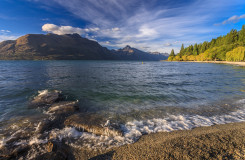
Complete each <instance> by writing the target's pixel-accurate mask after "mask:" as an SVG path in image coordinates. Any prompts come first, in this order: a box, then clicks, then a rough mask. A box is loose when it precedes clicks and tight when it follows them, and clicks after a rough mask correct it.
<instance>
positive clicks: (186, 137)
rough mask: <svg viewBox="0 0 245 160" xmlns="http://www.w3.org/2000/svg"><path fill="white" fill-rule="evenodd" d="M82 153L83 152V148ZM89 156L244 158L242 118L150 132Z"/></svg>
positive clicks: (244, 140) (114, 157) (117, 157)
mask: <svg viewBox="0 0 245 160" xmlns="http://www.w3.org/2000/svg"><path fill="white" fill-rule="evenodd" d="M81 153H83V154H84V153H86V152H84V150H83V151H81ZM92 155H93V156H92ZM80 156H81V157H84V156H85V155H80ZM80 156H79V157H80ZM81 157H80V158H81ZM89 158H92V159H105V158H109V159H195V158H197V159H210V158H211V159H243V158H245V122H236V123H228V124H218V125H213V126H208V127H197V128H194V129H191V130H178V131H173V132H159V133H152V134H148V135H144V136H142V137H141V138H140V139H139V140H138V141H137V142H135V143H133V144H127V145H123V146H120V147H117V148H112V149H111V150H109V151H108V150H107V152H106V153H102V152H100V153H98V152H97V153H96V152H94V153H92V154H91V152H90V157H88V159H89Z"/></svg>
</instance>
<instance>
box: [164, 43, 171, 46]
mask: <svg viewBox="0 0 245 160" xmlns="http://www.w3.org/2000/svg"><path fill="white" fill-rule="evenodd" d="M164 46H166V47H169V46H172V44H171V43H165V44H164Z"/></svg>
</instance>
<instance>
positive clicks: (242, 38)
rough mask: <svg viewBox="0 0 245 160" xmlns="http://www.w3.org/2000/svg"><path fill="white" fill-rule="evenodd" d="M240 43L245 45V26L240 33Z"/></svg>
mask: <svg viewBox="0 0 245 160" xmlns="http://www.w3.org/2000/svg"><path fill="white" fill-rule="evenodd" d="M238 41H239V43H240V44H241V45H243V46H244V45H245V25H243V26H242V29H241V31H240V32H239V40H238Z"/></svg>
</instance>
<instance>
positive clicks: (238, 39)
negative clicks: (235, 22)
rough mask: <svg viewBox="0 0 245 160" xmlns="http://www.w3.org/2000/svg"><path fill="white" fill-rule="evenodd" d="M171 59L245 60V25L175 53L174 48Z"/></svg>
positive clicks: (182, 47)
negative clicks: (238, 29)
mask: <svg viewBox="0 0 245 160" xmlns="http://www.w3.org/2000/svg"><path fill="white" fill-rule="evenodd" d="M168 60H169V61H245V25H243V26H242V29H241V30H240V31H237V30H236V29H232V30H231V31H230V32H229V33H228V34H227V35H225V36H220V37H218V38H215V39H212V40H211V41H210V42H207V41H205V42H203V43H200V44H197V43H196V44H194V46H193V45H190V46H188V47H186V48H185V47H184V44H182V46H181V49H180V52H179V53H178V54H176V55H175V53H174V50H173V49H172V51H171V53H170V55H169V58H168Z"/></svg>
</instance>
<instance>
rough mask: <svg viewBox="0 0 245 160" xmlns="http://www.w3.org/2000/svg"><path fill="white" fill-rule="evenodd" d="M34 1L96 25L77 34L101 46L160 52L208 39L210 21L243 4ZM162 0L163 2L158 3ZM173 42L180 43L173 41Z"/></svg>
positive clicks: (141, 0) (211, 0)
mask: <svg viewBox="0 0 245 160" xmlns="http://www.w3.org/2000/svg"><path fill="white" fill-rule="evenodd" d="M35 1H39V2H42V3H46V4H51V3H52V4H54V3H55V4H57V5H59V6H62V7H64V8H65V9H66V10H68V11H69V12H71V13H72V14H74V15H75V16H77V17H79V18H81V19H82V20H86V21H88V22H89V24H87V28H97V29H96V31H92V30H88V29H87V34H86V33H85V32H86V30H85V28H83V29H82V28H80V29H76V33H84V34H85V37H87V38H90V39H96V40H97V41H98V42H100V43H101V44H102V45H105V46H107V47H111V48H118V47H123V46H124V45H126V44H129V45H132V46H134V47H138V48H144V50H147V51H159V52H170V50H171V49H172V48H175V49H176V50H177V51H178V50H179V47H180V45H181V43H184V44H185V45H188V44H190V43H196V42H201V41H203V40H206V39H204V38H207V35H208V38H211V37H213V35H214V33H215V31H216V30H218V29H217V28H215V26H213V25H212V24H213V23H211V22H210V21H211V20H213V19H214V17H216V15H217V14H218V13H220V12H223V11H225V10H226V9H229V8H232V7H233V6H236V5H239V4H240V3H244V2H241V1H237V0H234V1H232V2H231V1H224V0H196V1H185V3H183V2H182V1H180V2H179V3H181V4H182V5H172V4H171V1H168V0H166V1H157V0H153V1H145V0H130V1H125V0H83V1H81V0H69V1H66V0H42V1H41V0H35ZM163 2H164V5H159V3H163ZM175 4H177V3H175ZM158 5H159V6H158ZM49 6H50V5H49ZM237 18H240V19H241V18H243V16H240V17H233V18H231V19H230V21H231V20H233V21H235V20H237ZM226 23H227V22H226ZM59 29H60V28H59ZM72 30H73V29H72ZM57 32H58V33H60V31H57ZM61 33H63V31H62V32H61ZM190 40H192V41H191V42H190ZM176 41H178V42H179V43H175V42H176ZM106 42H109V43H106ZM163 44H172V46H171V45H163ZM145 47H147V48H145ZM148 47H149V48H148Z"/></svg>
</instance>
